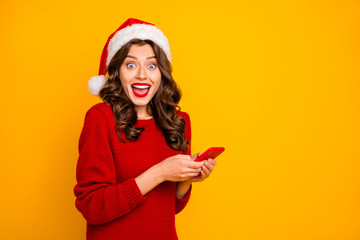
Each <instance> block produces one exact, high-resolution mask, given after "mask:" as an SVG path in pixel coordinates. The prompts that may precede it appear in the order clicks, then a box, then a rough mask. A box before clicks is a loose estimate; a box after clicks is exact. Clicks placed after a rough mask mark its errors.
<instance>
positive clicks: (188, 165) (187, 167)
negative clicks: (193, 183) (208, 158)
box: [158, 154, 204, 182]
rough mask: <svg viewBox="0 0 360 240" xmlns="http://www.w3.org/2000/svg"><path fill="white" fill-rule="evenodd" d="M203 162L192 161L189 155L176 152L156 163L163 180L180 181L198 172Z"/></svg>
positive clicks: (196, 174)
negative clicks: (176, 153)
mask: <svg viewBox="0 0 360 240" xmlns="http://www.w3.org/2000/svg"><path fill="white" fill-rule="evenodd" d="M203 165H204V162H194V160H193V159H192V158H191V156H189V155H183V154H178V155H175V156H172V157H169V158H166V159H165V160H163V161H162V162H160V163H158V167H159V169H160V171H161V175H162V178H163V180H164V181H172V182H181V181H185V180H188V179H189V178H192V177H196V176H198V175H199V174H200V172H201V168H202V166H203Z"/></svg>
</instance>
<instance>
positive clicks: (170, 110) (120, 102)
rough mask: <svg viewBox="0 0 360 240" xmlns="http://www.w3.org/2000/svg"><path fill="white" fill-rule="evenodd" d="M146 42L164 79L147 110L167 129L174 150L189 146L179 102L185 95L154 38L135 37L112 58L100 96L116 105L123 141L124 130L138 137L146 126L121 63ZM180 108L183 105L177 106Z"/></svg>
mask: <svg viewBox="0 0 360 240" xmlns="http://www.w3.org/2000/svg"><path fill="white" fill-rule="evenodd" d="M134 44H136V45H139V46H143V45H145V44H149V45H150V46H151V47H152V48H153V50H154V53H155V57H156V59H157V63H158V66H159V69H160V72H161V83H160V86H159V89H158V91H157V92H156V93H155V95H154V96H153V98H152V99H151V101H150V103H149V104H148V105H147V109H146V110H147V112H148V113H149V114H152V115H153V117H154V120H155V122H156V124H157V126H158V127H159V129H160V130H161V131H162V132H163V135H164V137H165V140H166V143H167V145H168V146H169V147H171V148H172V149H174V150H182V151H183V152H184V153H185V152H186V151H187V149H188V144H189V141H187V140H186V138H185V136H184V132H185V126H186V123H185V120H184V119H183V118H181V117H180V116H178V115H177V113H178V112H179V111H180V107H179V106H178V103H179V101H180V99H181V91H180V89H179V88H178V86H177V84H176V83H175V81H174V79H173V77H172V75H171V72H172V67H171V63H170V62H169V60H168V59H167V57H166V55H165V53H164V51H163V50H162V49H161V48H160V47H159V46H158V45H157V44H156V43H154V42H153V41H151V40H140V39H132V40H130V41H129V42H128V43H126V44H125V45H124V46H123V47H122V48H121V49H120V50H119V51H118V52H117V53H116V54H115V55H114V57H113V58H112V59H111V61H110V63H109V66H108V69H107V72H108V75H109V77H108V80H107V81H106V83H105V84H104V86H103V88H102V89H101V90H100V93H99V96H100V97H101V98H102V100H103V101H104V102H108V103H110V104H111V106H112V111H113V113H114V118H115V123H116V133H117V137H118V138H119V140H120V141H122V142H125V139H123V138H122V137H121V136H120V132H123V133H124V134H125V136H126V139H127V140H129V141H136V140H137V139H138V138H139V136H140V134H141V132H142V131H144V128H136V127H134V124H135V123H136V121H137V119H138V118H137V113H136V110H135V106H134V104H133V103H132V101H131V100H130V99H129V98H128V97H127V95H126V93H125V90H124V88H123V86H122V84H121V81H120V66H121V65H122V64H123V62H124V60H125V58H126V56H127V54H128V53H129V51H130V48H131V46H132V45H134ZM177 108H179V109H178V110H177Z"/></svg>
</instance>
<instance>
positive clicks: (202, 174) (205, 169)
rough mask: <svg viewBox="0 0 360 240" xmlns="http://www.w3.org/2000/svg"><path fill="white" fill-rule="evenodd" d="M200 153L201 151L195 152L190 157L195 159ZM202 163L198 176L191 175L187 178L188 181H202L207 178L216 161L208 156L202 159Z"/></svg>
mask: <svg viewBox="0 0 360 240" xmlns="http://www.w3.org/2000/svg"><path fill="white" fill-rule="evenodd" d="M200 155H201V153H197V154H195V155H194V156H193V157H192V158H193V160H195V159H196V158H198V157H199V156H200ZM204 162H205V163H204V165H203V166H202V168H201V172H200V174H199V175H198V176H196V177H192V178H190V179H189V181H191V182H202V181H204V180H205V179H206V178H208V177H209V176H210V173H211V172H212V171H213V170H214V168H215V166H216V164H217V162H216V161H215V159H212V158H209V159H208V160H205V161H204Z"/></svg>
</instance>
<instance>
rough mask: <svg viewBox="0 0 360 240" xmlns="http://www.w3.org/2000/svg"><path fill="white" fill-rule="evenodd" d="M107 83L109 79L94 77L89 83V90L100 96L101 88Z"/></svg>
mask: <svg viewBox="0 0 360 240" xmlns="http://www.w3.org/2000/svg"><path fill="white" fill-rule="evenodd" d="M106 81H107V78H106V77H105V76H104V75H100V76H94V77H92V78H90V80H89V82H88V88H89V91H90V93H91V94H92V95H94V96H98V95H99V92H100V90H101V88H102V87H103V86H104V83H105V82H106Z"/></svg>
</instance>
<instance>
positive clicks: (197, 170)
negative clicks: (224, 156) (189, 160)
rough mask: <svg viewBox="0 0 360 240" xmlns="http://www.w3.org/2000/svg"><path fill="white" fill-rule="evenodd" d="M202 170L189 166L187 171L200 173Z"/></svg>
mask: <svg viewBox="0 0 360 240" xmlns="http://www.w3.org/2000/svg"><path fill="white" fill-rule="evenodd" d="M200 172H201V168H187V169H186V173H197V174H199V173H200Z"/></svg>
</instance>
